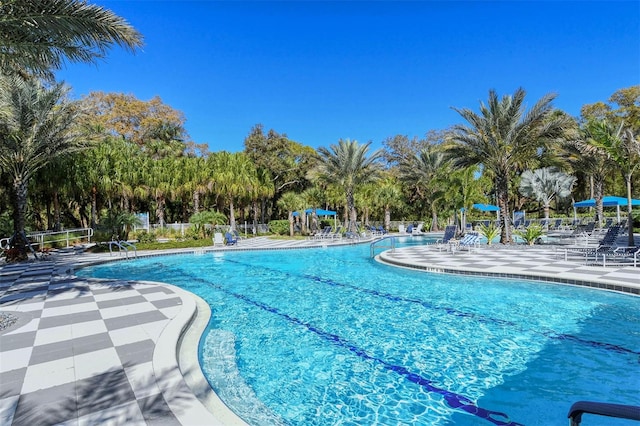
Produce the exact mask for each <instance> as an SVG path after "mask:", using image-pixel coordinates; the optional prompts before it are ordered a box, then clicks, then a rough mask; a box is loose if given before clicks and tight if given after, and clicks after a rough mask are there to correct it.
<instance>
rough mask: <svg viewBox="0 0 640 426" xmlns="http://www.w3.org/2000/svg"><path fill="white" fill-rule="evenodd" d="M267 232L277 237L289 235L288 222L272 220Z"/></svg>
mask: <svg viewBox="0 0 640 426" xmlns="http://www.w3.org/2000/svg"><path fill="white" fill-rule="evenodd" d="M269 230H270V231H271V233H273V234H277V235H289V221H288V220H272V221H270V222H269Z"/></svg>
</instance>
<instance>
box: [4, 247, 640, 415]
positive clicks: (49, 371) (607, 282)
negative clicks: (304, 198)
mask: <svg viewBox="0 0 640 426" xmlns="http://www.w3.org/2000/svg"><path fill="white" fill-rule="evenodd" d="M342 243H344V241H343V242H342ZM337 244H340V242H338V241H326V240H324V241H320V240H315V241H314V240H308V241H302V240H298V241H287V240H271V239H269V238H264V237H260V238H253V239H249V240H242V241H240V243H239V244H238V245H237V246H235V247H207V248H200V249H195V250H194V249H189V250H168V251H153V252H138V256H139V257H141V256H150V255H160V254H168V253H176V252H194V251H195V252H198V253H204V252H212V251H219V250H225V251H232V250H253V249H264V250H276V249H295V248H308V247H319V246H327V247H330V246H333V245H337ZM378 254H379V256H378V260H379V261H381V262H384V263H387V264H390V265H394V266H400V267H408V268H415V269H420V270H424V271H430V272H436V273H458V274H474V275H487V276H488V275H492V276H503V277H511V278H525V279H542V280H548V281H554V282H559V283H563V284H569V285H586V286H591V287H597V288H603V289H606V290H612V291H622V292H626V293H630V294H635V295H638V294H640V268H638V267H633V266H607V267H602V266H587V265H585V264H584V263H583V262H580V258H577V259H576V260H565V257H564V249H563V248H558V247H553V246H532V247H529V246H499V245H498V246H491V247H487V246H484V247H482V248H479V249H477V250H475V251H473V252H471V253H467V252H454V253H452V252H450V251H449V250H447V248H446V247H440V248H438V247H436V246H411V247H406V248H402V249H394V250H387V251H385V252H383V253H382V254H380V253H379V251H378ZM116 259H124V257H123V256H115V255H114V256H110V255H109V253H106V254H83V253H78V254H73V253H71V254H66V255H62V254H58V255H52V256H50V257H49V258H48V259H46V260H38V261H31V262H25V263H21V264H8V265H6V264H5V265H0V312H5V313H12V314H14V315H16V316H18V318H19V320H18V322H17V323H16V324H15V325H13V326H12V327H10V328H8V329H5V330H4V331H0V424H3V425H5V424H6V425H9V424H13V425H29V426H32V425H35V424H37V425H54V424H62V425H93V424H101V425H102V424H126V425H145V424H147V425H180V424H182V425H200V424H202V425H205V424H206V425H242V424H244V422H243V421H242V420H241V419H239V418H238V417H237V416H235V415H234V414H233V413H232V412H231V411H230V410H229V409H228V408H227V407H226V406H225V405H224V404H223V403H222V402H221V401H220V400H219V399H218V398H217V396H216V395H215V394H214V393H213V391H212V390H211V389H210V387H209V386H208V384H207V383H206V381H205V379H204V377H203V376H202V373H201V371H200V368H199V365H198V360H197V346H198V341H199V338H200V335H201V333H202V331H203V330H204V328H205V327H206V324H207V322H208V319H209V316H210V311H209V308H208V306H207V305H206V303H204V301H202V299H200V298H199V297H197V296H195V295H193V294H191V293H188V292H186V291H184V290H181V289H179V288H177V287H175V286H171V285H168V284H164V283H153V282H139V281H128V280H100V279H87V278H80V277H77V276H75V275H74V274H73V271H74V270H75V269H78V268H80V267H82V266H86V265H89V264H95V263H102V262H106V261H113V260H116Z"/></svg>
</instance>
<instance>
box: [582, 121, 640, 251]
mask: <svg viewBox="0 0 640 426" xmlns="http://www.w3.org/2000/svg"><path fill="white" fill-rule="evenodd" d="M585 130H586V132H587V137H586V138H585V139H584V141H583V142H582V143H580V145H579V148H580V150H581V151H582V152H583V153H585V154H587V155H596V156H599V157H602V158H605V159H606V160H607V161H608V162H609V163H610V164H612V165H615V166H617V168H618V169H619V170H620V171H621V172H622V176H623V178H624V180H625V183H626V186H627V215H628V221H627V222H628V223H627V225H628V226H629V232H628V234H629V241H628V244H629V246H634V238H633V216H632V205H631V182H632V179H633V174H634V173H635V172H636V171H637V170H638V169H639V168H640V141H639V140H638V138H637V137H636V136H635V135H634V134H633V131H632V130H631V129H630V128H627V129H625V128H624V122H622V123H620V125H619V126H614V125H613V124H611V123H610V122H608V121H607V120H606V119H602V120H590V121H588V122H587V124H586V126H585ZM599 202H600V204H602V199H600V200H599ZM601 208H602V207H601Z"/></svg>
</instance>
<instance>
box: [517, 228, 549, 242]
mask: <svg viewBox="0 0 640 426" xmlns="http://www.w3.org/2000/svg"><path fill="white" fill-rule="evenodd" d="M514 234H515V235H517V236H518V237H520V238H522V239H523V240H524V242H525V243H527V244H529V245H530V246H532V245H534V244H535V243H536V241H537V240H538V239H539V238H540V237H542V236H543V235H544V229H543V228H542V226H540V225H537V224H534V225H531V226H529V227H528V228H526V229H523V230H516V231H515V232H514Z"/></svg>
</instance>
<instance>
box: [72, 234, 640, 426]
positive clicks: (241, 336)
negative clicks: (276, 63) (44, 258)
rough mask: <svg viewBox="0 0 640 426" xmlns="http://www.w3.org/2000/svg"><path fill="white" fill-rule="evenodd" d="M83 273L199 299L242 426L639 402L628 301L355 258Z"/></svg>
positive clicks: (276, 257) (337, 250)
mask: <svg viewBox="0 0 640 426" xmlns="http://www.w3.org/2000/svg"><path fill="white" fill-rule="evenodd" d="M410 241H415V240H410ZM80 274H83V275H88V276H93V277H101V278H126V279H139V280H151V281H162V282H167V283H171V284H174V285H177V286H180V287H182V288H184V289H186V290H189V291H191V292H193V293H195V294H198V295H199V296H200V297H202V298H203V299H204V300H205V301H206V302H207V303H208V304H209V306H210V307H211V311H212V318H211V321H210V324H209V327H208V329H207V331H206V332H205V333H204V335H203V338H202V340H201V343H200V353H199V358H200V362H201V366H202V369H203V372H204V373H205V376H206V377H207V379H208V380H209V382H210V384H211V385H212V387H213V388H214V390H215V391H216V392H217V393H218V395H219V396H220V397H221V398H222V400H223V401H225V403H226V404H227V405H229V407H230V408H231V409H232V410H234V411H235V412H236V413H237V414H238V415H240V416H241V417H242V418H244V419H245V420H246V421H247V422H248V423H250V424H252V425H273V424H283V425H305V426H306V425H322V426H324V425H376V424H377V425H452V424H456V425H483V424H484V425H491V424H505V425H507V424H512V425H516V424H526V425H555V424H562V425H564V424H567V423H568V420H567V418H566V416H567V412H568V410H569V407H570V406H571V404H573V403H574V402H576V401H578V400H594V401H603V402H612V403H619V404H633V405H638V402H639V401H638V385H639V383H640V327H639V325H640V299H638V298H637V297H633V296H627V295H622V294H617V293H612V292H605V291H598V290H593V289H588V288H578V287H572V286H564V285H559V284H550V283H542V282H533V281H513V280H505V279H488V278H480V277H466V276H456V275H445V274H432V273H426V272H416V271H407V270H403V269H398V268H393V267H390V266H386V265H382V264H378V263H376V262H375V261H374V260H372V259H371V258H370V251H369V246H368V245H359V246H348V247H331V248H324V249H322V248H318V249H304V250H277V251H244V252H240V251H238V252H216V253H209V254H203V255H174V256H164V257H151V258H143V259H138V260H135V261H127V262H116V263H112V264H106V265H101V266H96V267H91V268H87V269H85V270H83V271H80ZM608 424H613V423H608ZM621 424H622V423H621Z"/></svg>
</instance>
